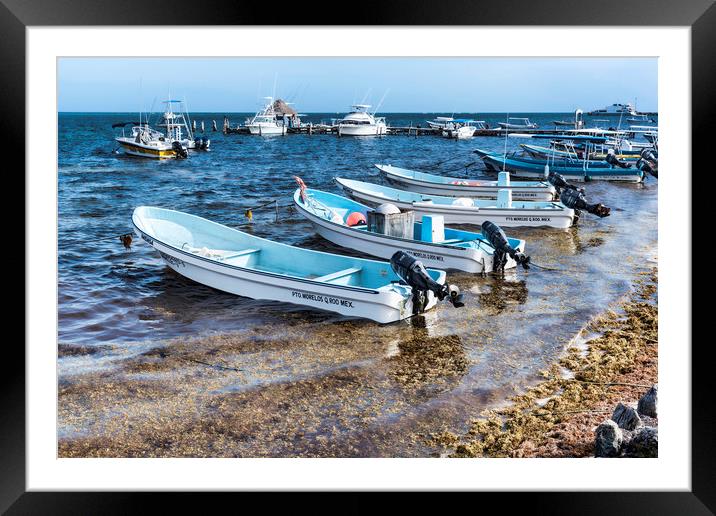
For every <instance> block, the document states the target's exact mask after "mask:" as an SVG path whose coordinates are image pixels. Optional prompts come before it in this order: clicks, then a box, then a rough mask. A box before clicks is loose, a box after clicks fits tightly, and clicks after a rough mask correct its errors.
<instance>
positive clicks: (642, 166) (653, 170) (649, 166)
mask: <svg viewBox="0 0 716 516" xmlns="http://www.w3.org/2000/svg"><path fill="white" fill-rule="evenodd" d="M636 168H638V169H639V170H641V171H642V172H644V173H649V174H651V175H652V176H654V177H657V178H658V177H659V169H658V168H657V167H656V164H655V163H654V162H652V161H649V160H646V159H644V158H639V159H638V161H637V162H636Z"/></svg>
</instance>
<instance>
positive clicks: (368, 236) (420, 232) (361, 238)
mask: <svg viewBox="0 0 716 516" xmlns="http://www.w3.org/2000/svg"><path fill="white" fill-rule="evenodd" d="M299 185H300V187H299V188H298V189H297V190H296V192H295V193H294V194H293V202H294V206H295V207H296V210H297V211H298V213H300V214H301V215H303V216H304V217H305V218H306V219H308V220H309V221H310V222H311V224H312V225H313V227H314V228H315V230H316V232H317V233H318V234H319V235H321V236H322V237H323V238H325V239H326V240H329V241H331V242H333V243H334V244H337V245H339V246H341V247H345V248H347V249H355V250H358V251H361V252H364V253H366V254H370V255H372V256H377V257H380V258H390V257H392V256H393V255H394V254H395V252H396V251H404V252H406V253H408V254H410V255H411V256H414V257H415V258H417V259H419V260H420V261H421V262H423V263H424V264H425V265H426V266H429V267H438V268H440V269H448V270H450V269H452V270H460V271H465V272H472V273H488V272H492V271H493V270H494V268H495V267H497V268H498V269H504V268H512V267H515V266H516V265H517V262H516V261H515V259H514V258H513V257H511V256H506V257H505V258H506V261H505V262H504V263H503V262H502V261H501V257H500V256H499V253H497V254H498V260H497V264H496V263H495V247H494V246H493V245H492V244H491V243H490V241H489V239H488V238H487V237H485V236H484V235H483V234H481V233H473V232H470V231H462V230H458V229H450V228H446V227H443V225H442V220H440V219H439V218H438V217H433V216H429V215H423V217H422V221H419V222H417V221H416V222H414V223H413V224H412V227H410V228H408V234H407V235H404V236H403V237H400V236H393V235H390V234H384V233H381V232H378V231H376V230H375V229H374V228H371V227H370V226H369V225H368V223H367V218H368V216H369V212H373V211H374V210H373V209H372V208H370V207H368V206H366V205H364V204H361V203H359V202H356V201H354V200H351V199H347V198H346V197H343V196H340V195H337V194H333V193H329V192H324V191H321V190H314V189H312V188H305V185H303V182H302V181H301V182H299ZM507 240H508V245H509V246H510V247H511V248H512V249H514V250H515V251H517V252H518V253H523V252H524V249H525V241H524V240H520V239H517V238H509V239H507Z"/></svg>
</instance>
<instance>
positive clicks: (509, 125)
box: [497, 117, 538, 130]
mask: <svg viewBox="0 0 716 516" xmlns="http://www.w3.org/2000/svg"><path fill="white" fill-rule="evenodd" d="M497 125H499V126H500V127H501V128H502V129H510V130H513V129H515V130H519V129H537V127H538V126H537V124H535V123H534V122H530V119H529V118H518V117H509V118H508V119H507V122H498V123H497Z"/></svg>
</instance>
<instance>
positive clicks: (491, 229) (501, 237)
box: [482, 176, 561, 271]
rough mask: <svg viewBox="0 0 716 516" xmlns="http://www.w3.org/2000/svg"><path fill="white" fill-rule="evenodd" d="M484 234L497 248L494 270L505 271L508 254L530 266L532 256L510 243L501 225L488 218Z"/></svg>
mask: <svg viewBox="0 0 716 516" xmlns="http://www.w3.org/2000/svg"><path fill="white" fill-rule="evenodd" d="M560 177H561V176H560ZM482 234H483V235H485V237H487V240H488V241H489V242H490V245H491V246H492V247H493V248H494V249H495V252H494V254H493V258H492V270H494V271H504V270H505V265H506V264H507V256H508V255H509V256H510V257H511V258H512V259H513V260H514V261H515V262H517V264H518V265H522V268H523V269H529V268H530V257H529V256H527V255H525V254H524V253H522V252H520V251H518V250H517V249H515V248H514V247H512V246H511V245H510V242H509V240H507V235H505V232H504V231H502V228H501V227H500V226H498V225H497V224H495V223H494V222H490V221H489V220H486V221H485V222H483V223H482Z"/></svg>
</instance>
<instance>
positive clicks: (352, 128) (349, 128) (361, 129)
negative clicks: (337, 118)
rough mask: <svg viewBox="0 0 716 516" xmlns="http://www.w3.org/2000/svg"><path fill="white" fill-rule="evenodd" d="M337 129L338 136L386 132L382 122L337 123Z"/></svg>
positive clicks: (379, 134) (370, 134)
mask: <svg viewBox="0 0 716 516" xmlns="http://www.w3.org/2000/svg"><path fill="white" fill-rule="evenodd" d="M337 131H338V136H382V135H384V134H385V132H386V127H385V125H382V124H375V125H368V124H366V125H357V124H356V125H352V124H339V125H338V129H337Z"/></svg>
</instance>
